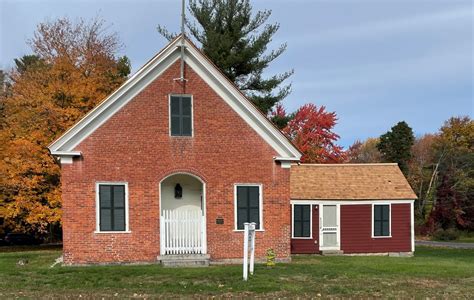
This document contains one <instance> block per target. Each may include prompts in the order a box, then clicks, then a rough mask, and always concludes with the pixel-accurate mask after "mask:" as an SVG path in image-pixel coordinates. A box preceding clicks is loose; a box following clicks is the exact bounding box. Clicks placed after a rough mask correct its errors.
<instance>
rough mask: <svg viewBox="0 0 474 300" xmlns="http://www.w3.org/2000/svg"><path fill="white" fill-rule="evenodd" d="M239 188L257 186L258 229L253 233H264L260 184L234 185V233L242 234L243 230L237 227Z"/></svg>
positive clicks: (261, 188) (261, 187)
mask: <svg viewBox="0 0 474 300" xmlns="http://www.w3.org/2000/svg"><path fill="white" fill-rule="evenodd" d="M239 186H257V187H258V216H259V222H260V228H259V229H256V230H255V231H265V230H264V226H263V185H262V184H261V183H236V184H234V231H236V232H244V229H238V227H237V187H239Z"/></svg>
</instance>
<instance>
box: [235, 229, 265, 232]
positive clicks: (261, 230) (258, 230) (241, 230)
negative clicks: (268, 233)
mask: <svg viewBox="0 0 474 300" xmlns="http://www.w3.org/2000/svg"><path fill="white" fill-rule="evenodd" d="M233 231H234V232H245V230H244V229H234V230H233ZM264 231H265V229H255V232H264Z"/></svg>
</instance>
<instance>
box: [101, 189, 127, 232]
mask: <svg viewBox="0 0 474 300" xmlns="http://www.w3.org/2000/svg"><path fill="white" fill-rule="evenodd" d="M99 209H100V211H99V217H100V219H99V229H100V231H125V228H126V226H125V213H126V212H125V185H106V184H101V185H99Z"/></svg>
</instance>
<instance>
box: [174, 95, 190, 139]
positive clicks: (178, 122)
mask: <svg viewBox="0 0 474 300" xmlns="http://www.w3.org/2000/svg"><path fill="white" fill-rule="evenodd" d="M192 120H193V118H192V105H191V97H190V96H170V127H171V128H170V133H171V135H172V136H192V127H193V125H192Z"/></svg>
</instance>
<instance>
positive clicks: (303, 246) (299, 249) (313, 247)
mask: <svg viewBox="0 0 474 300" xmlns="http://www.w3.org/2000/svg"><path fill="white" fill-rule="evenodd" d="M311 208H312V210H311V211H312V213H313V224H312V227H313V238H312V239H291V253H292V254H311V253H319V205H312V206H311ZM292 222H293V220H292Z"/></svg>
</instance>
